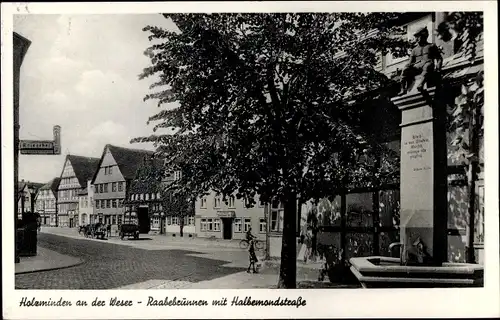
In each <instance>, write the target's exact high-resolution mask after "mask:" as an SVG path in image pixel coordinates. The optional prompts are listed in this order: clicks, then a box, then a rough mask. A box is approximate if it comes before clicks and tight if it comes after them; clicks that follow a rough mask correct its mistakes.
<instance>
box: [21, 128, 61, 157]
mask: <svg viewBox="0 0 500 320" xmlns="http://www.w3.org/2000/svg"><path fill="white" fill-rule="evenodd" d="M53 134H54V140H21V141H19V152H20V153H21V154H32V155H36V154H38V155H54V154H61V127H60V126H54V130H53Z"/></svg>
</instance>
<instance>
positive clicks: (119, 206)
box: [118, 199, 123, 208]
mask: <svg viewBox="0 0 500 320" xmlns="http://www.w3.org/2000/svg"><path fill="white" fill-rule="evenodd" d="M122 207H123V199H120V200H118V208H122Z"/></svg>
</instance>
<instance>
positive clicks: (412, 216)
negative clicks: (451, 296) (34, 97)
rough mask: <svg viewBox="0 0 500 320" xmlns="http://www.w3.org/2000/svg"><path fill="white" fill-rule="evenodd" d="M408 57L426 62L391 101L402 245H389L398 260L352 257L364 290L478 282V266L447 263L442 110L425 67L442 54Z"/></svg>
mask: <svg viewBox="0 0 500 320" xmlns="http://www.w3.org/2000/svg"><path fill="white" fill-rule="evenodd" d="M424 37H426V36H425V34H424ZM422 45H426V46H432V44H421V46H422ZM429 51H430V50H429ZM416 55H418V52H417V53H416ZM410 59H411V61H413V62H414V63H417V64H418V62H419V61H415V59H422V60H425V59H427V60H426V61H420V62H422V63H424V67H423V68H422V69H424V71H421V74H420V75H417V76H414V77H413V78H412V79H409V78H408V76H407V78H406V79H404V81H405V82H406V83H409V84H410V85H409V86H405V90H402V92H401V95H399V96H397V97H394V98H393V99H392V102H393V103H394V104H395V105H396V106H397V107H398V108H399V109H400V110H401V112H402V114H401V118H402V123H401V169H400V170H401V172H400V173H401V187H400V188H401V192H400V197H401V213H400V239H401V243H393V244H391V246H390V248H389V249H390V250H393V249H394V248H399V249H400V250H399V258H392V257H381V256H374V257H357V258H351V259H350V263H351V271H352V273H353V274H354V275H355V276H356V277H357V278H358V280H359V281H360V283H361V284H362V286H363V287H366V288H368V287H385V288H387V287H388V288H390V287H393V288H394V287H406V288H407V287H459V286H465V287H476V286H482V285H483V281H484V280H483V277H484V270H483V266H482V265H478V264H469V263H452V262H448V243H447V241H448V239H447V237H448V225H447V218H448V207H447V205H448V203H447V192H448V180H447V179H448V176H447V144H446V126H445V123H446V108H445V104H444V103H443V97H444V94H442V93H443V92H442V91H441V90H440V87H441V86H440V81H439V74H438V72H436V71H434V70H433V68H427V69H428V70H425V69H426V68H425V64H426V63H427V62H428V60H430V59H434V60H437V62H436V64H435V65H436V66H438V68H437V69H439V63H440V62H439V59H440V57H425V55H419V56H417V57H413V54H412V57H410ZM406 89H408V90H406Z"/></svg>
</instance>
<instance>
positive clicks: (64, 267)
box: [15, 259, 85, 275]
mask: <svg viewBox="0 0 500 320" xmlns="http://www.w3.org/2000/svg"><path fill="white" fill-rule="evenodd" d="M79 260H80V261H78V262H76V263H73V264H70V265H65V266H61V267H50V268H44V269H38V270H28V271H19V272H15V275H18V274H28V273H37V272H45V271H53V270H61V269H67V268H72V267H76V266H79V265H81V264H83V263H84V262H85V261H84V260H81V259H79Z"/></svg>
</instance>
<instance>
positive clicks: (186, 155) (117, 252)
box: [2, 1, 499, 317]
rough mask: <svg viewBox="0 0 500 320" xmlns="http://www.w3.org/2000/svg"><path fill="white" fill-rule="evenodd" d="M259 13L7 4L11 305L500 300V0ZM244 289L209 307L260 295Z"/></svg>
mask: <svg viewBox="0 0 500 320" xmlns="http://www.w3.org/2000/svg"><path fill="white" fill-rule="evenodd" d="M432 2H433V1H430V3H432ZM229 3H231V2H228V4H229ZM243 3H245V2H242V4H243ZM265 3H266V2H265V1H264V2H260V3H259V8H260V9H259V10H255V11H253V10H254V9H255V8H256V7H254V8H252V5H251V3H247V6H250V7H247V8H246V9H245V10H241V12H238V10H237V9H234V12H233V9H232V10H230V12H227V11H226V10H224V3H218V4H219V5H218V7H217V8H218V9H220V10H210V6H209V5H208V4H209V3H204V4H203V3H200V6H202V7H203V8H205V9H204V10H202V9H201V7H200V9H196V7H193V4H195V3H191V5H190V6H189V8H190V9H189V10H186V12H182V11H179V8H181V9H180V10H182V5H181V3H178V5H177V6H176V7H175V8H176V10H171V11H169V10H168V8H169V7H168V6H165V9H163V10H161V9H160V10H158V11H155V12H137V13H134V11H133V10H130V11H126V10H125V11H122V10H120V11H119V10H118V8H119V4H118V3H114V4H113V3H110V5H112V4H113V5H114V6H115V7H116V8H117V11H116V12H115V13H113V12H109V10H108V11H102V12H100V11H99V10H98V9H97V8H98V6H97V5H96V7H95V8H96V9H95V10H94V11H92V10H89V9H87V10H82V11H81V12H78V11H74V10H73V11H71V10H69V11H68V12H63V13H60V12H58V10H57V6H49V7H47V8H50V9H47V10H51V9H52V10H53V12H50V11H49V12H46V11H44V12H43V13H36V12H37V8H39V7H33V8H34V9H33V12H30V4H18V5H17V6H14V5H11V6H12V8H11V11H12V14H11V16H10V20H9V21H11V23H12V28H11V29H9V31H8V32H4V31H2V37H3V38H4V37H8V38H11V39H12V42H9V43H8V44H7V43H3V44H2V89H4V88H7V89H8V90H2V91H4V92H7V91H8V92H13V96H12V100H11V101H10V100H9V101H10V102H9V103H12V105H10V106H8V109H7V110H6V109H5V107H6V102H4V98H3V97H2V144H3V146H5V144H4V141H7V140H9V142H8V143H9V146H11V149H8V150H7V152H8V154H7V152H6V149H5V147H3V148H2V149H3V150H2V177H3V178H2V180H3V181H2V185H3V187H2V200H3V202H10V199H11V198H12V193H11V192H14V193H13V195H14V199H13V200H14V201H12V203H11V204H10V205H9V207H6V206H4V204H2V211H3V217H4V218H3V223H2V224H3V226H2V230H3V234H4V236H3V240H4V241H3V247H4V250H3V252H4V254H3V257H2V258H3V265H4V266H5V265H11V264H12V265H13V266H12V269H10V271H9V273H8V274H11V275H10V276H9V277H11V278H12V279H13V280H11V282H13V285H14V288H9V290H14V291H19V292H23V293H22V294H21V295H20V297H27V298H22V299H21V300H19V301H13V302H12V303H13V304H15V305H16V308H18V307H20V308H21V307H23V304H24V305H25V306H28V305H29V304H30V303H35V302H34V301H35V299H38V300H43V299H44V297H43V295H44V294H43V293H39V294H38V293H36V292H39V291H38V290H71V291H74V292H75V293H76V292H79V291H81V290H84V291H81V292H86V291H89V290H90V292H93V293H92V294H93V295H92V299H93V298H95V296H96V295H97V294H98V293H99V292H106V291H102V290H120V291H117V292H121V293H123V292H125V293H124V294H127V292H129V293H130V294H133V293H134V291H137V290H148V291H147V294H146V297H147V296H149V300H148V299H145V300H144V301H143V302H142V306H146V305H147V306H150V305H155V306H162V305H163V304H168V303H174V304H175V303H176V302H175V301H173V302H172V301H170V300H169V299H171V298H174V296H175V295H176V293H175V292H184V293H183V294H184V296H185V297H188V294H189V292H193V293H195V292H198V291H197V290H188V291H182V290H184V289H216V290H223V289H239V290H251V289H307V290H305V291H304V290H297V292H299V291H300V292H301V293H300V295H301V297H300V298H299V299H298V300H297V301H293V303H290V304H293V305H295V304H296V305H297V308H299V306H300V304H301V303H302V302H303V303H304V304H303V305H304V306H306V304H305V302H304V301H305V299H307V307H308V308H313V307H312V305H315V307H314V308H316V306H317V305H316V304H314V302H313V300H314V299H316V298H315V297H316V296H317V295H323V293H325V298H324V300H321V301H322V303H321V306H322V307H323V308H326V307H328V304H331V302H328V301H330V300H329V299H334V298H326V297H327V295H328V294H330V293H333V292H335V293H338V294H342V292H346V290H348V289H349V290H348V291H349V292H354V291H352V290H357V291H355V292H360V294H369V292H371V291H372V290H370V289H382V288H383V289H386V290H384V291H382V292H387V294H391V293H396V292H399V291H397V290H398V289H405V291H404V292H409V291H410V292H411V290H413V289H433V290H434V289H439V288H441V289H443V288H456V290H457V291H456V293H455V291H453V292H452V293H450V294H456V295H457V296H458V295H459V293H460V291H459V290H472V288H475V289H474V290H484V289H485V288H486V287H488V286H490V287H489V288H490V289H491V288H494V289H493V292H494V294H493V295H490V296H489V298H492V299H495V297H498V283H497V284H495V283H490V284H488V282H489V281H493V282H495V279H497V280H498V274H496V275H494V276H495V277H496V278H492V277H488V276H485V274H487V273H488V268H490V267H491V268H492V269H491V270H492V271H493V273H495V271H496V273H498V264H499V249H498V247H497V245H498V242H499V240H498V230H499V223H498V216H499V214H498V212H499V211H498V171H495V170H498V136H497V135H498V121H497V120H494V119H497V116H498V104H497V103H498V102H495V101H492V100H491V99H490V100H488V99H487V98H486V97H487V96H488V94H495V95H497V94H498V92H497V89H496V88H497V79H498V78H497V74H496V70H497V68H496V67H497V64H496V63H497V61H496V62H494V63H495V64H492V65H491V66H492V67H493V68H494V69H495V70H494V71H493V70H492V72H493V74H491V73H490V74H488V70H487V68H486V64H488V63H490V62H492V60H491V59H492V57H491V54H490V55H489V56H488V54H486V52H487V50H486V49H487V46H488V45H489V46H492V45H493V46H495V48H496V45H497V43H496V42H495V43H488V39H490V40H491V38H488V36H489V35H487V34H488V33H489V32H490V30H487V29H486V27H485V21H486V20H487V18H486V17H485V16H486V15H487V13H486V10H485V8H490V9H491V8H496V3H494V2H492V1H483V2H481V1H478V2H476V4H477V3H479V4H480V5H476V6H471V9H470V10H464V9H462V8H463V6H459V5H458V4H457V6H456V7H457V8H458V9H455V8H454V6H453V5H452V4H453V2H452V1H450V2H448V3H450V4H451V5H447V6H445V8H446V10H433V7H432V6H428V8H427V6H423V7H420V9H415V10H407V9H404V5H398V6H393V5H391V4H390V2H385V3H383V2H380V5H381V6H380V8H381V9H380V10H370V11H366V9H364V8H362V6H360V5H356V4H352V5H351V6H350V8H351V9H350V10H342V9H339V8H343V7H340V4H339V7H338V8H337V7H336V6H335V2H333V1H332V2H331V4H330V6H329V7H326V6H323V7H321V9H314V6H311V9H310V10H308V9H307V8H308V4H307V2H296V3H297V4H301V6H295V7H293V6H292V7H290V8H293V10H292V9H288V8H287V7H286V6H282V7H281V9H279V10H272V9H269V10H266V9H262V8H265ZM270 3H271V2H270ZM325 3H328V1H327V2H325ZM373 3H375V1H374V2H373ZM158 4H160V3H156V5H158ZM254 4H255V6H257V4H256V3H254ZM66 5H67V7H68V8H71V4H66ZM75 5H76V3H75ZM123 5H124V6H126V5H125V4H123ZM234 5H235V3H232V6H231V8H237V7H235V6H234ZM89 6H90V7H89V8H92V5H90V4H89ZM274 6H275V7H277V6H279V3H274ZM2 7H3V4H2ZM40 7H41V6H40ZM122 8H124V7H122ZM214 8H215V7H214ZM300 8H302V9H300ZM325 8H329V10H326V9H325ZM394 8H400V9H399V10H395V9H394ZM408 8H416V7H415V6H413V7H408ZM360 9H363V11H355V10H360ZM262 10H264V11H262ZM339 10H341V11H339ZM425 10H428V11H425ZM218 11H220V12H218ZM489 19H491V15H490V16H489ZM493 19H494V23H493V25H496V23H497V20H496V14H494V15H493ZM2 21H3V22H2V24H3V23H4V15H3V14H2ZM490 25H492V24H491V23H490ZM2 28H3V27H2ZM492 32H493V31H492ZM492 34H493V35H497V31H496V28H495V31H494V33H492ZM495 41H497V40H495ZM2 42H3V40H2ZM4 46H10V47H11V49H10V50H12V51H9V52H11V53H9V56H5V55H4ZM10 54H12V57H11V56H10ZM488 59H490V60H488ZM6 60H9V65H10V63H12V65H10V67H11V70H12V72H13V74H12V78H9V79H10V81H9V83H5V82H4V78H3V74H4V62H5V61H6ZM493 60H497V56H494V57H493ZM490 69H491V67H490ZM5 72H8V71H5ZM10 86H12V87H13V91H12V90H11V89H10ZM489 90H492V91H495V93H493V92H491V93H490V92H488V91H489ZM2 96H3V95H2ZM4 113H5V114H7V113H8V117H7V116H4ZM488 119H489V120H488ZM492 119H493V120H492ZM492 121H493V122H492ZM12 124H13V126H12ZM492 125H493V127H491V126H492ZM495 128H496V129H495ZM492 129H493V130H492ZM487 130H490V131H489V132H488V131H487ZM4 132H9V133H8V135H7V136H5V135H4ZM491 132H493V133H491ZM485 141H487V143H485ZM495 142H496V143H495ZM5 143H6V142H5ZM490 147H491V151H489V149H490ZM491 152H496V153H491ZM12 153H13V157H12V156H11V154H12ZM490 155H491V156H490ZM493 157H495V158H493ZM4 158H8V160H9V161H10V162H9V163H10V164H9V165H7V164H4ZM6 161H7V160H6ZM488 161H490V162H489V163H488V164H487V162H488ZM491 161H494V162H493V164H492V165H491ZM495 161H496V162H495ZM6 172H8V173H6ZM490 186H491V188H497V189H491V190H493V191H495V190H496V195H495V193H493V197H489V194H490V193H488V192H490V191H489V190H488V188H490ZM486 194H488V196H485V195H486ZM495 196H496V198H494V197H495ZM485 199H488V200H487V202H488V205H490V206H491V205H494V206H493V207H488V206H487V205H486V202H485ZM5 205H7V204H5ZM495 206H496V207H495ZM495 208H496V209H495ZM12 210H13V213H14V214H13V215H12ZM6 216H9V218H8V220H7V218H6ZM10 219H12V220H10ZM488 224H490V226H488ZM12 227H14V229H12ZM490 231H491V235H488V233H489V232H490ZM6 233H7V234H8V237H6V236H5V234H6ZM491 240H492V241H491ZM489 241H491V243H489ZM7 246H9V247H10V249H9V251H7V253H6V251H5V248H6V247H7ZM491 246H493V247H491ZM486 247H489V248H496V250H495V249H494V250H493V252H492V251H491V249H490V250H487V249H486ZM486 261H488V264H486ZM12 272H13V273H14V274H12ZM4 276H5V273H4ZM12 276H14V277H12ZM491 286H496V287H491ZM149 289H156V290H149ZM172 289H179V290H174V291H172ZM311 289H323V290H321V291H316V290H311ZM336 289H346V290H342V291H338V290H336ZM93 290H98V291H93ZM121 290H125V291H121ZM161 290H168V291H165V292H167V294H165V293H161V292H162V291H161ZM495 290H496V291H495ZM47 292H49V291H47ZM96 292H97V293H96ZM185 292H187V293H185ZM213 292H216V291H213ZM221 292H224V291H221ZM252 292H268V293H272V292H273V290H267V291H252ZM279 292H281V293H280V295H283V294H285V295H286V294H293V291H279ZM283 292H284V293H283ZM314 292H316V293H315V295H314V296H313V295H310V294H312V293H314ZM318 292H321V294H319V293H318ZM328 292H330V293H328ZM377 292H378V295H380V294H382V293H381V292H380V291H377ZM418 292H420V293H419V294H418V295H414V296H413V297H419V296H421V295H426V294H425V293H424V294H422V291H418ZM424 292H425V291H424ZM467 292H469V291H467ZM479 292H483V293H481V295H484V294H485V291H479ZM383 294H385V293H383ZM165 295H167V296H168V298H166V297H165ZM238 295H239V297H236V295H234V296H228V297H227V298H225V296H220V294H209V295H208V298H207V301H208V303H209V304H210V305H212V307H213V306H224V305H234V304H235V302H234V301H235V300H234V298H233V297H235V299H236V305H238V303H240V302H241V305H254V304H251V299H261V298H259V297H258V294H257V293H253V294H252V297H249V296H248V294H245V291H241V294H238ZM481 295H479V296H476V298H478V299H479V297H480V296H481ZM76 296H77V295H76ZM219 296H220V297H219ZM31 297H33V301H31ZM63 297H64V295H63ZM153 297H155V298H154V299H153ZM156 297H157V298H156ZM277 297H278V296H276V297H275V298H273V300H275V299H276V298H277ZM293 297H295V298H288V299H297V298H296V297H297V295H295V296H293ZM360 297H361V296H360ZM368 297H369V296H368ZM424 298H425V297H424ZM489 298H488V299H489ZM46 299H48V298H46ZM51 299H52V300H56V298H54V297H52V298H51ZM89 299H90V298H89ZM92 299H90V300H92ZM96 299H97V298H96ZM119 299H122V298H119ZM123 299H125V298H123ZM174 299H179V300H180V299H181V298H179V297H177V298H174ZM184 299H185V298H184ZM216 299H219V301H216ZM247 299H248V300H247ZM280 299H282V300H284V299H285V298H284V296H283V297H281V298H280ZM318 299H319V298H318ZM366 299H369V298H366ZM417 299H420V298H417ZM443 299H444V298H443ZM485 299H486V298H485ZM108 300H109V299H108ZM224 300H226V301H224ZM389 300H390V299H389V298H388V300H385V299H382V300H380V301H386V303H388V304H392V305H394V303H395V302H394V301H392V302H391V301H389ZM318 301H319V300H318ZM332 301H333V300H332ZM485 301H487V299H486V300H485ZM489 301H490V302H492V301H494V300H489ZM90 302H91V301H90ZM90 302H89V303H90ZM106 303H107V304H106V305H108V303H109V301H107V302H106ZM120 303H121V302H118V304H116V302H115V304H116V305H118V306H121V304H120ZM134 303H135V302H134ZM179 303H180V302H179ZM186 303H187V302H186ZM413 303H414V304H417V305H418V304H419V303H418V300H417V301H413ZM484 303H486V302H484ZM396 304H397V302H396ZM34 305H36V304H34ZM111 305H113V303H111ZM178 305H179V304H178ZM257 305H259V304H257ZM281 305H283V304H281ZM355 305H356V303H354V302H353V306H355ZM321 306H319V305H318V307H317V308H321ZM415 307H416V306H415ZM421 307H422V308H424V309H425V308H426V304H425V303H424V304H423V305H422V306H421ZM332 308H334V306H333V305H332ZM31 309H32V308H31ZM432 309H436V308H432ZM21 310H22V309H21ZM40 310H41V309H40ZM76 310H80V309H76ZM81 310H84V309H81ZM202 310H203V309H199V311H197V312H198V313H201V314H200V315H199V316H200V317H204V316H203V313H204V311H202ZM220 310H221V311H219V312H224V311H222V310H223V309H220ZM241 310H243V309H241ZM266 310H267V309H262V310H260V312H261V314H262V316H263V317H266ZM281 310H284V309H281ZM286 310H287V311H284V312H287V314H288V313H289V314H291V315H293V312H295V310H299V309H293V310H292V308H289V309H286ZM300 310H302V309H300ZM17 311H19V310H18V309H16V312H17ZM497 311H498V310H497ZM4 312H5V307H4ZM30 312H34V311H30ZM120 312H128V311H125V310H124V311H120ZM301 312H302V311H301ZM309 312H311V310H309ZM402 312H403V311H402ZM485 312H486V311H485ZM367 314H368V315H370V313H367ZM81 315H82V314H80V316H81ZM311 315H312V314H311ZM398 315H400V316H403V315H407V314H403V313H401V314H398ZM73 316H78V315H77V314H74V315H73ZM109 316H110V317H114V315H113V314H111V315H109ZM139 316H141V315H140V314H139ZM142 316H143V317H144V316H146V315H144V314H143V315H142ZM240 316H243V315H241V314H240Z"/></svg>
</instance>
